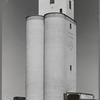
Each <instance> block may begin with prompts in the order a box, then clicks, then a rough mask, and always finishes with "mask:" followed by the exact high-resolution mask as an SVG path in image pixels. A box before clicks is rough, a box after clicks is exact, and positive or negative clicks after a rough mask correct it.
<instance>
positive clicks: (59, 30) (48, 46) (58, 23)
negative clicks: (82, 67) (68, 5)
mask: <svg viewBox="0 0 100 100" xmlns="http://www.w3.org/2000/svg"><path fill="white" fill-rule="evenodd" d="M73 22H74V21H73V20H72V19H71V18H69V17H68V16H66V15H64V14H60V13H49V14H46V15H45V46H44V47H45V100H63V99H64V98H63V97H64V96H63V95H64V93H66V92H67V91H70V90H73V89H72V88H75V89H76V85H74V86H75V87H70V86H73V85H71V84H76V80H75V81H73V79H76V72H75V71H74V69H75V70H76V65H75V63H76V58H75V57H76V56H75V55H76V53H75V51H76V50H74V49H76V48H75V46H76V45H75V44H73V45H74V46H73V47H74V49H73V51H69V47H68V45H69V43H68V42H69V41H68V38H69V37H68V36H69V34H72V35H73V34H74V33H75V34H76V32H74V31H76V30H74V31H73V33H71V32H72V29H71V26H70V24H71V23H73ZM70 30H71V31H70ZM73 36H75V35H73ZM75 38H76V37H75ZM74 42H75V39H74ZM75 43H76V42H75ZM74 54H75V55H74ZM73 59H74V60H73ZM70 60H71V61H70ZM71 65H73V66H72V68H71ZM73 67H75V68H73ZM73 74H74V76H73ZM69 75H71V76H70V77H71V79H70V77H69ZM69 80H71V81H70V82H71V83H69V82H68V81H69ZM72 82H74V83H72Z"/></svg>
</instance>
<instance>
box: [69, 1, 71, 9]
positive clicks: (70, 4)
mask: <svg viewBox="0 0 100 100" xmlns="http://www.w3.org/2000/svg"><path fill="white" fill-rule="evenodd" d="M69 9H71V1H70V0H69Z"/></svg>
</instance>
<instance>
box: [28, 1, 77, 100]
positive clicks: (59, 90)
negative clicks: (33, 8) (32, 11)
mask: <svg viewBox="0 0 100 100" xmlns="http://www.w3.org/2000/svg"><path fill="white" fill-rule="evenodd" d="M26 28H27V29H26V61H27V63H26V73H27V74H26V77H27V78H26V99H27V100H64V93H66V92H75V91H76V22H75V21H74V0H39V15H37V16H30V17H28V18H27V22H26Z"/></svg>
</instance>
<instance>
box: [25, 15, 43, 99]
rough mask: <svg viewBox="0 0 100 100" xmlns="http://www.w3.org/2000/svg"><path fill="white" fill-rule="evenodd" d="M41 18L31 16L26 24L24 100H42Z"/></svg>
mask: <svg viewBox="0 0 100 100" xmlns="http://www.w3.org/2000/svg"><path fill="white" fill-rule="evenodd" d="M43 36H44V25H43V17H42V16H31V17H28V18H27V23H26V100H43Z"/></svg>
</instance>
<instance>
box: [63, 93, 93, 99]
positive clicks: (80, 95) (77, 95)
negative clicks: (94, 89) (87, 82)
mask: <svg viewBox="0 0 100 100" xmlns="http://www.w3.org/2000/svg"><path fill="white" fill-rule="evenodd" d="M64 100H94V95H93V94H90V93H81V92H67V93H65V94H64Z"/></svg>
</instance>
